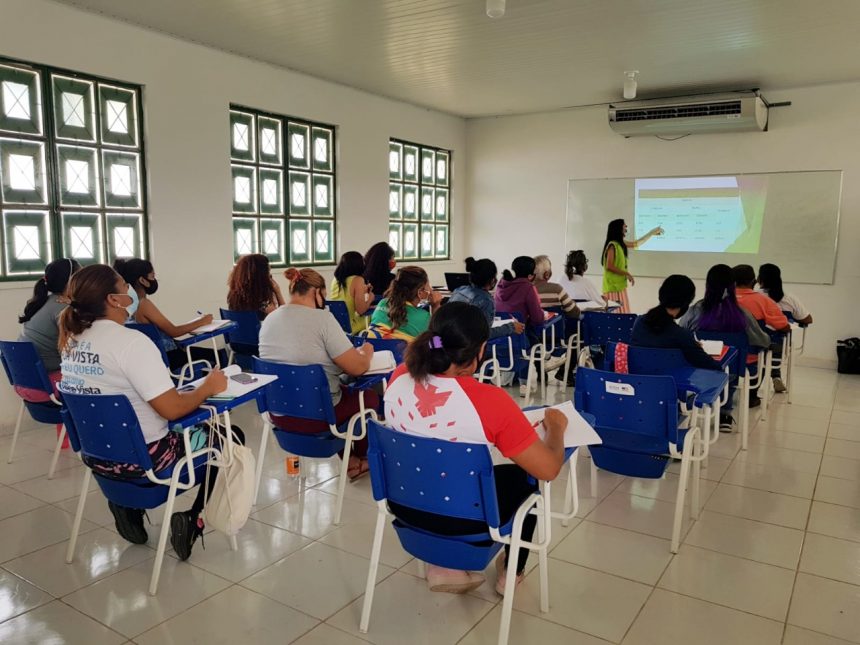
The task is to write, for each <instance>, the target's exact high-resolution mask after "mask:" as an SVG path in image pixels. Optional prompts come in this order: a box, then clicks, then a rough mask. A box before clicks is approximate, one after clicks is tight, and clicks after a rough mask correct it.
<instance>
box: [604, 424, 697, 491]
mask: <svg viewBox="0 0 860 645" xmlns="http://www.w3.org/2000/svg"><path fill="white" fill-rule="evenodd" d="M595 429H596V431H597V433H598V434H599V435H600V438H601V439H603V444H602V445H599V446H589V451H590V452H591V455H592V457H593V459H594V463H595V465H597V466H598V467H599V468H602V469H604V470H608V471H610V472H614V473H618V474H619V475H627V476H630V477H643V478H646V479H648V478H652V479H659V478H660V477H662V476H663V473H664V472H665V471H666V467H667V466H668V465H669V457H668V456H667V454H665V453H668V452H669V446H668V445H667V444H666V441H665V439H662V438H660V437H655V436H653V435H643V434H637V433H635V432H626V431H624V430H618V429H614V428H604V427H600V426H598V427H597V428H595ZM686 436H687V431H686V430H679V431H678V444H677V447H678V450H679V451H680V450H683V449H684V439H685V438H686ZM661 453H664V454H661Z"/></svg>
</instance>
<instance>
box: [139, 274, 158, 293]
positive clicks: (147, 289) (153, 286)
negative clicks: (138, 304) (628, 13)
mask: <svg viewBox="0 0 860 645" xmlns="http://www.w3.org/2000/svg"><path fill="white" fill-rule="evenodd" d="M143 280H146V281H147V282H148V283H149V286H146V285H143V284H141V285H140V286H141V287H143V292H144V293H145V294H146V295H148V296H151V295H153V294H154V293H155V292H156V291H158V280H156V279H155V278H153V279H152V280H150V279H149V278H143Z"/></svg>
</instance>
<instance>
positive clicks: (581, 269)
mask: <svg viewBox="0 0 860 645" xmlns="http://www.w3.org/2000/svg"><path fill="white" fill-rule="evenodd" d="M625 248H626V247H625ZM586 264H588V258H587V257H585V251H582V250H580V249H578V250H576V251H571V252H570V253H568V254H567V259H566V260H565V261H564V275H566V276H567V279H568V280H573V276H575V275H582V274H583V273H585V265H586Z"/></svg>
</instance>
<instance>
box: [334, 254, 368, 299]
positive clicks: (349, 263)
mask: <svg viewBox="0 0 860 645" xmlns="http://www.w3.org/2000/svg"><path fill="white" fill-rule="evenodd" d="M363 274H364V257H362V255H361V253H359V252H358V251H347V252H346V253H344V254H343V255H341V256H340V262H338V265H337V268H336V269H335V270H334V279H335V280H337V283H338V284H339V285H340V288H341V289H343V290H346V279H347V278H351V277H352V276H354V275H363Z"/></svg>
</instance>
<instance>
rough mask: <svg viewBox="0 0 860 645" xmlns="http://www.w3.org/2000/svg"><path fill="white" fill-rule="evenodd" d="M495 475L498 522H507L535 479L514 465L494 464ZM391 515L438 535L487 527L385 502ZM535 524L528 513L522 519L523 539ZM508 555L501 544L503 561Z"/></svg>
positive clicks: (520, 565)
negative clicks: (503, 552) (503, 553)
mask: <svg viewBox="0 0 860 645" xmlns="http://www.w3.org/2000/svg"><path fill="white" fill-rule="evenodd" d="M493 470H494V472H495V477H496V497H497V499H498V503H499V519H500V520H501V523H502V524H505V523H507V522H508V521H510V519H511V518H512V517H513V516H514V513H516V512H517V509H518V508H519V507H520V505H521V504H522V503H523V502H524V501H525V500H526V498H527V497H528V496H529V495H531V494H532V493H534V492H535V491H537V489H538V485H537V482H536V481H534V480H532V479H531V478H530V477H529V474H528V473H527V472H526V471H524V470H523V469H522V468H520V467H519V466H517V465H516V464H504V465H501V466H495V467H494V469H493ZM388 506H389V508H390V509H391V512H392V513H394V515H395V516H396V517H397V518H399V519H400V520H402V521H403V522H405V523H406V524H410V525H412V526H414V527H416V528H419V529H424V530H426V531H432V532H433V533H439V534H440V535H471V534H474V533H486V532H487V530H488V527H487V525H486V524H485V523H484V522H478V521H477V520H462V519H459V518H456V517H448V516H446V515H437V514H435V513H427V512H425V511H418V510H415V509H414V508H409V507H408V506H401V505H400V504H395V503H394V502H389V503H388ZM536 527H537V516H536V515H533V514H531V513H529V514H528V515H526V517H525V519H524V520H523V533H522V536H523V540H526V541H531V539H532V536H533V535H534V532H535V528H536ZM476 544H479V545H482V546H489V545H490V544H492V542H491V541H487V542H478V543H476ZM528 556H529V551H528V549H520V552H519V553H518V554H517V575H519V574H521V573H522V572H523V571H524V570H525V568H526V560H527V559H528ZM509 558H510V547H509V546H508V545H505V563H506V564H507V562H508V559H509Z"/></svg>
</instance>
